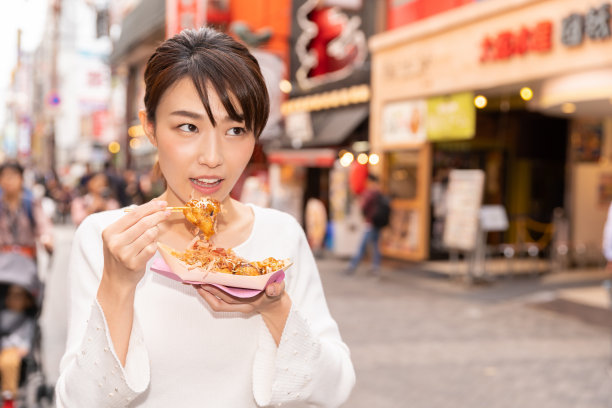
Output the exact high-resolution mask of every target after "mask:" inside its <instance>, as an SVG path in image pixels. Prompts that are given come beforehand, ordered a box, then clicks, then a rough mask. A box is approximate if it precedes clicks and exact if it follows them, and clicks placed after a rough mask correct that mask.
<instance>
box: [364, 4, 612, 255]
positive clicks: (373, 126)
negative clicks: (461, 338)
mask: <svg viewBox="0 0 612 408" xmlns="http://www.w3.org/2000/svg"><path fill="white" fill-rule="evenodd" d="M610 8H611V4H610V2H601V1H591V0H583V1H575V0H511V1H483V2H474V3H470V4H465V5H462V6H461V7H458V8H455V9H452V10H450V11H446V12H444V13H441V14H438V15H435V16H432V17H429V18H426V19H423V20H420V21H415V22H411V23H410V24H409V25H405V26H402V27H399V28H396V29H394V30H391V31H387V32H384V33H381V34H377V35H375V36H374V37H373V38H371V39H370V42H369V46H370V51H371V53H372V82H371V105H370V106H371V120H370V142H371V145H372V147H373V149H374V150H375V151H376V152H377V153H379V154H380V156H381V164H382V165H381V166H379V169H380V172H381V174H382V176H383V180H384V183H385V186H386V188H387V189H388V191H389V192H390V193H391V194H392V195H393V197H394V199H393V203H392V207H393V212H394V222H392V228H391V229H390V230H389V231H388V232H387V234H386V237H384V238H383V253H385V254H386V255H388V256H393V257H397V258H402V259H408V260H423V259H428V258H430V257H431V256H434V255H435V253H436V251H438V250H439V247H437V246H436V245H438V243H437V241H436V240H437V239H438V238H439V235H437V234H439V231H436V223H435V221H436V217H438V216H439V214H438V209H437V208H436V207H435V206H433V207H432V198H433V199H434V201H435V200H436V199H437V198H438V196H439V193H440V189H441V188H442V189H443V185H444V182H445V179H446V176H447V172H448V170H450V169H481V170H482V171H483V172H484V174H485V181H484V186H483V203H484V204H497V205H502V206H503V208H504V209H505V211H506V213H507V216H508V218H509V221H510V227H509V229H508V230H507V231H505V232H503V233H497V234H491V235H490V236H489V240H490V241H491V242H493V243H504V242H505V243H517V242H520V241H533V242H534V243H535V244H538V245H541V249H542V248H544V247H546V246H548V244H549V241H550V239H551V237H552V235H553V234H552V229H551V228H549V227H548V225H549V224H550V223H551V221H552V217H553V213H554V211H555V208H562V209H563V210H564V213H565V215H566V217H567V218H568V220H569V236H568V237H566V238H567V239H568V241H569V242H568V244H569V246H570V250H573V251H572V252H573V253H575V254H576V255H580V254H581V253H582V255H585V254H584V253H586V255H588V254H589V253H591V254H592V257H593V259H595V258H597V256H598V253H599V249H600V247H601V233H602V229H603V224H604V221H605V218H606V214H607V209H608V204H609V202H610V199H611V197H610V191H612V172H611V170H610V169H611V168H612V166H610V164H609V162H610V158H611V157H612V156H611V155H610V154H611V153H612V152H611V150H610V149H611V143H610V142H612V125H611V118H612V100H611V97H612V37H611V35H610ZM478 96H480V97H479V98H477V99H476V97H478ZM473 101H475V102H476V104H477V105H478V106H479V108H477V107H475V106H474V104H473ZM470 102H472V104H471V103H470ZM432 187H433V188H432ZM525 220H528V222H529V225H531V226H532V227H529V225H527V227H526V223H525ZM432 227H433V229H432ZM527 229H529V230H527ZM538 229H540V231H538Z"/></svg>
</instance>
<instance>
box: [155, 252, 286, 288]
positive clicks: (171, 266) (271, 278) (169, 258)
mask: <svg viewBox="0 0 612 408" xmlns="http://www.w3.org/2000/svg"><path fill="white" fill-rule="evenodd" d="M157 246H158V248H159V252H160V254H161V256H162V258H163V262H162V261H161V259H159V258H158V259H156V260H155V261H154V262H153V264H152V265H151V270H153V271H154V272H157V273H159V274H161V275H164V276H166V277H168V278H170V279H174V280H176V281H180V282H183V283H188V284H211V285H214V286H217V287H219V288H220V289H222V290H224V291H225V292H227V293H229V294H231V295H233V296H238V297H249V296H255V295H256V294H258V293H259V292H261V291H262V290H264V289H265V288H266V286H268V285H269V284H270V283H273V282H282V281H283V279H285V270H286V269H287V268H289V267H290V266H291V265H292V264H291V263H289V264H288V265H286V266H285V267H284V268H283V269H279V270H278V271H274V272H270V273H267V274H265V275H258V276H245V275H233V274H229V273H223V272H214V271H207V270H204V269H203V268H194V267H190V266H188V265H187V264H185V263H184V262H183V261H181V260H180V259H178V258H177V257H175V256H174V255H172V251H174V250H173V249H172V248H171V247H169V246H168V245H165V244H162V243H159V242H158V243H157Z"/></svg>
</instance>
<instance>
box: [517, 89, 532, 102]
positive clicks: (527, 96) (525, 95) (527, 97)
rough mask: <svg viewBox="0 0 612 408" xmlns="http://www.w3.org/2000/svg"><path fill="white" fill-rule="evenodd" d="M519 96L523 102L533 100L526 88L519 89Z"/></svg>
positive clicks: (529, 90)
mask: <svg viewBox="0 0 612 408" xmlns="http://www.w3.org/2000/svg"><path fill="white" fill-rule="evenodd" d="M520 94H521V98H523V100H524V101H530V100H531V98H533V91H532V90H531V88H529V87H528V86H525V87H523V88H521V91H520Z"/></svg>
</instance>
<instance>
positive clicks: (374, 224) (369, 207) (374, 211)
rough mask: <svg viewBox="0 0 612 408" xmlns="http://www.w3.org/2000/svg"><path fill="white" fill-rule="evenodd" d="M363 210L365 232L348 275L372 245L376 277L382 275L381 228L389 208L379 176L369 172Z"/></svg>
mask: <svg viewBox="0 0 612 408" xmlns="http://www.w3.org/2000/svg"><path fill="white" fill-rule="evenodd" d="M361 212H362V214H363V218H364V220H365V224H366V226H365V232H364V234H363V237H362V239H361V244H360V245H359V249H358V251H357V253H356V254H355V256H353V258H352V259H351V263H350V264H349V266H348V268H347V269H346V271H345V273H346V274H347V275H352V274H354V273H355V271H356V270H357V267H358V266H359V263H360V262H361V260H362V259H363V257H364V256H365V254H366V251H367V247H368V246H371V247H372V267H371V269H370V273H371V274H372V275H374V276H376V277H379V276H380V259H381V255H380V248H379V244H378V241H379V238H380V230H381V229H382V228H383V227H384V226H385V225H386V224H387V223H388V217H389V214H388V212H389V208H388V203H387V199H386V197H385V196H384V195H383V193H382V191H381V189H380V182H379V180H378V177H376V176H375V175H373V174H368V180H367V183H366V188H365V190H364V191H363V192H362V194H361Z"/></svg>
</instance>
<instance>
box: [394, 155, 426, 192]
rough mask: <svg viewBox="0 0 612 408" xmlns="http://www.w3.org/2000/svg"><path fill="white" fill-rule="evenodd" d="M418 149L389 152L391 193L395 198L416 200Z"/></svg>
mask: <svg viewBox="0 0 612 408" xmlns="http://www.w3.org/2000/svg"><path fill="white" fill-rule="evenodd" d="M418 159H419V154H418V152H417V151H414V152H413V151H404V152H395V153H389V156H388V163H389V180H388V183H389V186H388V187H389V194H390V195H391V197H393V198H399V199H405V200H414V199H416V193H417V169H418Z"/></svg>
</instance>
